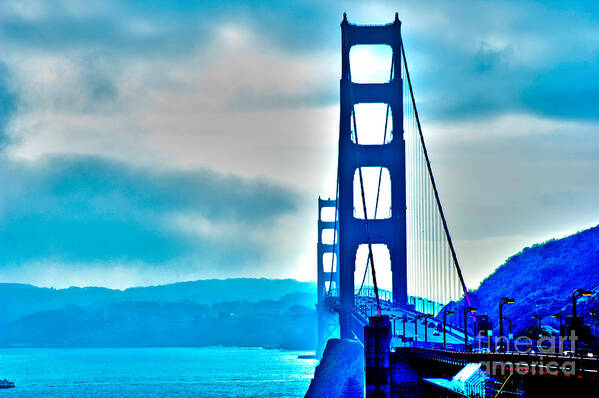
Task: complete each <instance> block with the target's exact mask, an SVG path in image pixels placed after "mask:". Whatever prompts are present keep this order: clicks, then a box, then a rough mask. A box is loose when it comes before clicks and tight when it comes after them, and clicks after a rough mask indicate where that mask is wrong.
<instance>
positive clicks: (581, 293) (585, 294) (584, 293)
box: [572, 289, 593, 318]
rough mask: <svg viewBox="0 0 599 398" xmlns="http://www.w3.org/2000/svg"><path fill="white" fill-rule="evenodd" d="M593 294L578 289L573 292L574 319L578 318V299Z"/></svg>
mask: <svg viewBox="0 0 599 398" xmlns="http://www.w3.org/2000/svg"><path fill="white" fill-rule="evenodd" d="M592 294H593V292H591V291H590V290H585V289H576V290H574V291H573V292H572V317H573V318H576V299H577V298H578V297H581V296H586V297H588V296H590V295H592Z"/></svg>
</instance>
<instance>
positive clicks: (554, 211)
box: [0, 0, 599, 283]
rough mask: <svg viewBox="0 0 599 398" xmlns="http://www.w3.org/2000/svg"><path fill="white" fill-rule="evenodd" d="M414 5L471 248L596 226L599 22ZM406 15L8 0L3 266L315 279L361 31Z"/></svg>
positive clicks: (530, 6) (366, 8) (454, 223)
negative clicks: (319, 218)
mask: <svg viewBox="0 0 599 398" xmlns="http://www.w3.org/2000/svg"><path fill="white" fill-rule="evenodd" d="M400 6H401V7H400V9H399V11H400V17H401V18H402V21H403V26H402V29H403V34H404V39H405V44H406V50H407V56H408V62H409V64H410V70H411V76H412V79H413V82H414V89H415V93H416V99H417V101H418V106H419V110H420V116H421V119H422V121H423V124H424V128H425V135H426V137H427V140H429V141H430V152H431V157H432V160H433V167H434V170H435V173H436V174H437V177H438V178H437V181H438V183H439V186H440V189H441V193H442V198H443V200H444V203H445V205H446V209H447V213H448V217H449V219H450V224H451V228H452V231H455V235H456V240H457V241H466V242H474V243H470V246H469V247H468V248H465V249H464V250H466V251H472V252H473V253H475V252H477V251H476V250H477V249H475V248H472V247H473V246H472V245H475V244H477V243H476V242H487V241H485V240H484V239H495V238H497V239H500V240H501V239H505V242H508V241H509V242H515V241H514V240H510V239H511V238H510V236H513V237H515V238H514V239H516V240H518V239H520V238H518V237H523V236H527V237H530V236H541V233H540V231H541V230H544V231H547V230H557V231H560V230H564V229H572V228H573V227H574V226H575V225H576V224H577V223H580V222H583V221H584V220H585V218H587V219H588V218H592V217H593V214H596V212H595V213H594V210H593V209H594V207H593V206H592V203H593V201H594V200H595V199H596V198H597V192H596V191H595V190H594V188H592V187H593V186H594V182H593V178H595V180H596V178H597V175H596V172H595V171H594V170H597V162H596V156H595V155H593V154H592V153H591V150H593V149H596V145H597V142H596V138H595V137H597V131H598V130H597V129H598V127H597V126H598V125H599V123H598V122H597V115H598V113H597V112H596V110H595V109H594V105H595V104H596V102H597V101H596V99H597V96H598V92H599V80H598V79H596V78H595V77H596V75H597V72H599V71H598V70H597V65H598V63H599V62H598V60H599V28H598V27H597V24H596V15H597V13H596V11H597V9H596V7H597V6H596V5H594V4H592V3H590V2H553V3H546V2H544V3H539V2H534V1H517V2H516V1H503V2H493V1H490V2H483V3H481V2H478V1H463V2H460V3H459V4H453V3H448V2H444V1H437V0H431V1H425V2H404V3H402V4H401V5H400ZM397 8H398V4H397V2H391V1H377V2H367V3H365V2H343V3H342V2H316V1H307V2H301V3H294V4H293V5H289V4H288V3H284V2H278V1H260V2H254V3H251V4H248V3H247V2H244V1H234V0H226V1H220V2H197V1H176V2H173V1H164V0H150V1H128V2H121V1H110V0H107V1H102V2H93V3H90V2H83V1H73V0H61V1H57V2H52V3H50V2H47V1H42V0H28V1H4V2H1V4H0V65H3V66H2V67H0V148H1V150H2V155H1V156H2V158H3V160H6V163H5V165H4V166H3V167H2V169H1V170H0V173H2V174H1V176H2V183H3V184H4V182H5V181H8V182H9V183H8V184H7V186H10V189H6V190H3V192H2V197H1V198H2V199H1V206H2V207H1V208H2V209H3V210H2V215H1V216H0V220H1V222H2V225H3V227H2V228H3V231H4V232H3V233H4V235H3V236H4V237H5V238H10V239H13V241H14V239H15V238H14V237H17V236H18V237H19V240H18V242H16V244H15V245H14V248H13V249H11V250H12V252H11V251H10V250H8V251H6V252H5V253H4V254H0V259H2V261H3V262H4V264H17V263H20V264H23V266H22V267H21V268H20V269H21V270H24V269H25V267H29V268H28V269H30V272H29V273H28V275H29V276H30V277H34V276H35V275H41V274H42V272H41V270H42V269H48V270H54V271H52V272H54V274H52V273H50V271H48V273H46V274H45V275H46V277H47V278H48V280H56V279H57V278H56V277H55V276H52V275H62V274H65V273H67V272H66V271H64V270H71V273H73V274H74V272H75V269H77V272H79V273H80V275H78V276H77V278H75V277H73V281H74V283H79V282H77V281H82V280H85V279H86V278H90V279H91V280H95V278H97V276H98V275H101V274H102V271H101V270H102V269H103V267H105V269H112V270H113V272H112V275H117V276H118V277H117V276H115V277H113V278H112V279H111V280H110V281H108V279H107V283H115V282H114V280H115V279H118V278H120V277H122V278H123V279H127V280H129V281H131V283H133V281H142V282H143V280H142V279H143V277H140V275H142V276H143V275H145V272H146V270H149V269H152V270H153V271H152V273H153V275H154V276H153V277H152V278H154V279H153V280H155V281H158V280H159V278H158V277H157V276H156V275H158V273H159V272H163V274H161V275H162V276H163V277H164V278H166V279H168V278H171V277H174V275H176V277H177V278H183V279H186V278H190V277H193V276H202V275H207V274H206V273H205V272H208V268H209V267H208V265H207V264H213V265H214V264H216V266H215V267H213V268H211V269H210V272H220V271H219V270H222V271H223V272H222V273H221V274H216V275H215V274H211V275H210V276H222V274H223V273H224V274H225V275H230V274H231V273H232V272H234V271H233V270H232V269H231V268H227V267H228V266H229V265H231V266H232V265H233V264H237V265H239V266H240V267H238V268H236V270H235V272H242V271H243V272H254V273H256V274H257V273H259V272H263V273H268V274H269V275H271V276H273V275H281V276H289V275H291V276H300V275H301V277H302V278H304V279H306V278H312V277H313V273H314V272H313V271H314V266H313V256H312V254H313V244H314V239H315V237H314V228H313V220H312V218H313V216H314V214H313V212H314V209H313V206H312V205H314V203H315V198H316V196H317V195H318V194H322V195H324V196H330V195H333V194H334V182H335V168H336V159H337V158H336V148H337V131H338V107H337V104H338V90H339V86H338V84H339V82H338V79H339V74H340V61H339V48H340V29H339V23H340V20H341V16H342V13H343V11H347V12H348V16H349V18H350V21H352V22H357V23H385V22H388V21H390V20H391V19H392V18H393V13H394V12H395V11H397ZM371 61H376V59H372V60H368V62H369V63H370V62H371ZM386 66H387V64H385V68H386ZM580 143H585V145H581V144H580ZM581 146H584V148H581ZM595 153H596V152H595ZM556 159H558V160H559V161H556ZM213 172H215V174H214V175H211V173H213ZM230 173H232V174H234V175H235V176H236V177H233V176H230V175H229V174H230ZM102 181H104V182H105V183H103V184H102V183H101V182H102ZM556 181H561V182H560V183H556ZM289 186H291V188H285V187H289ZM235 187H244V188H243V190H241V191H236V190H235V189H234V188H235ZM194 189H195V190H194ZM175 192H176V193H177V194H175ZM298 192H301V193H299V194H298ZM214 198H220V199H221V200H222V202H215V199H214ZM229 198H235V200H232V201H229ZM19 204H22V206H19ZM283 204H285V206H283V207H278V206H282V205H283ZM261 206H262V207H261ZM270 206H274V207H272V209H271V207H270ZM531 209H532V210H531ZM271 210H272V215H270V216H269V213H270V212H271ZM250 215H256V217H255V218H251V217H250ZM45 217H46V218H45ZM269 217H271V218H269ZM41 220H45V221H44V222H42V221H41ZM310 220H312V221H310ZM473 220H474V221H473ZM585 224H586V222H585ZM250 225H255V227H254V228H250V227H249V226H250ZM55 231H59V233H57V232H55ZM275 231H277V232H275ZM281 231H283V232H281ZM543 236H544V235H543ZM76 238H77V239H76ZM275 238H276V239H275ZM27 239H29V241H27ZM79 239H80V241H79ZM527 239H528V238H527ZM19 242H29V243H28V244H30V245H31V246H30V247H32V248H34V250H27V247H28V246H26V245H25V243H23V244H21V243H19ZM97 242H102V246H99V245H98V244H97ZM231 242H234V243H231ZM526 243H528V241H527V242H526ZM514 244H515V243H514ZM523 244H524V243H523ZM488 246H489V247H491V246H492V245H491V244H489V245H488ZM481 247H482V246H481ZM3 249H4V248H3ZM8 249H10V248H8ZM478 252H480V253H484V252H485V250H479V251H478ZM10 253H12V254H10ZM306 253H308V254H306ZM502 253H503V252H502ZM243 255H245V256H246V258H245V260H244V259H242V258H241V257H242V256H243ZM6 256H9V257H10V256H12V257H10V258H9V257H6ZM282 257H285V258H288V259H289V263H286V264H285V265H282V266H280V267H278V268H277V267H275V264H276V263H277V261H280V260H279V259H280V258H282ZM470 258H475V257H473V256H471V257H470ZM495 258H496V257H493V259H491V257H489V259H490V260H488V261H495V260H494V259H495ZM481 261H482V260H481V258H478V257H476V261H474V260H472V267H473V268H475V267H478V268H480V267H481V266H479V265H478V263H480V262H481ZM466 262H467V261H466ZM475 262H476V263H475ZM242 263H243V264H245V265H240V264H242ZM86 264H87V265H86ZM257 264H259V266H258V265H257ZM306 264H307V265H306ZM495 265H496V264H490V265H489V267H490V268H489V269H492V268H493V267H494V266H495ZM161 267H162V268H164V269H163V270H162V271H159V270H160V268H161ZM201 267H204V268H202V270H199V268H201ZM243 267H245V268H243ZM86 268H89V269H88V271H89V273H86V272H87V271H85V269H86ZM14 269H16V268H14ZM92 269H93V272H92ZM186 269H188V272H187V271H185V270H186ZM165 270H169V271H170V273H169V274H168V275H166V274H165ZM248 270H251V271H248ZM7 272H8V270H7ZM11 272H12V271H11ZM203 272H204V273H203ZM466 272H467V271H466ZM4 275H9V274H8V273H6V274H4ZM10 275H13V277H16V276H18V272H17V271H15V272H13V273H12V274H10ZM477 275H478V274H477ZM40 278H41V277H40ZM140 278H141V279H140ZM42 279H43V278H42ZM169 280H171V279H169Z"/></svg>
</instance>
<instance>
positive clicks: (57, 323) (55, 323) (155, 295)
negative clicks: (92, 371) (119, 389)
mask: <svg viewBox="0 0 599 398" xmlns="http://www.w3.org/2000/svg"><path fill="white" fill-rule="evenodd" d="M315 297H316V295H315V286H314V284H313V283H306V282H298V281H295V280H292V279H285V280H271V279H225V280H200V281H193V282H183V283H175V284H171V285H163V286H150V287H138V288H131V289H126V290H123V291H120V290H113V289H106V288H98V287H86V288H68V289H48V288H39V287H35V286H31V285H19V284H2V285H0V300H1V301H0V303H1V304H2V307H3V311H2V316H3V319H2V322H1V323H0V346H3V347H158V346H160V347H164V346H167V347H168V346H179V347H181V346H208V345H224V346H249V347H273V348H292V349H313V348H314V344H315V341H316V318H315V317H316V314H315V310H314V302H315Z"/></svg>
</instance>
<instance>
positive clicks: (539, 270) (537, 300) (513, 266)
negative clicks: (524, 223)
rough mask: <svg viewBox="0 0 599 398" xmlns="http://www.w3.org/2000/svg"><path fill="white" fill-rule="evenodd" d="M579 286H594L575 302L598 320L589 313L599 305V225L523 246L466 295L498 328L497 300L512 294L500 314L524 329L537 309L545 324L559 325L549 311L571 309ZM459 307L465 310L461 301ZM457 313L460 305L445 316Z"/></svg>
mask: <svg viewBox="0 0 599 398" xmlns="http://www.w3.org/2000/svg"><path fill="white" fill-rule="evenodd" d="M577 288H584V289H588V290H593V292H594V294H593V296H592V297H588V298H586V297H585V298H581V299H580V300H579V305H578V307H579V314H580V315H585V317H586V318H587V322H589V323H594V324H596V323H597V320H596V319H594V318H592V317H590V316H589V312H590V309H594V308H599V226H596V227H593V228H590V229H587V230H585V231H581V232H578V233H576V234H574V235H571V236H568V237H566V238H563V239H553V240H550V241H547V242H544V243H541V244H536V245H533V246H532V247H527V248H525V249H524V250H522V251H521V252H520V253H518V254H516V255H514V256H512V257H510V258H509V259H507V261H506V262H505V263H504V264H503V265H502V266H500V267H499V268H497V270H495V272H494V273H493V274H491V275H490V276H489V277H487V278H486V279H485V280H484V281H483V282H482V283H481V285H480V286H479V288H478V289H476V290H474V291H472V292H470V297H471V300H472V303H473V305H474V306H475V307H476V308H477V309H478V313H479V314H489V315H490V317H491V318H492V320H493V324H494V326H495V329H496V330H497V329H498V324H499V323H498V316H499V315H498V303H499V300H500V299H501V298H502V297H512V298H514V299H515V300H516V303H515V304H510V305H505V306H504V316H508V317H510V318H511V319H512V323H513V325H514V327H515V328H516V329H518V330H523V329H525V328H526V327H528V326H530V325H532V324H533V320H532V319H531V316H532V315H533V314H535V313H538V314H539V315H541V316H542V317H543V320H542V323H543V324H544V325H551V326H553V327H557V326H558V325H559V323H558V321H556V320H555V319H554V318H551V315H552V314H554V313H556V312H558V311H566V313H567V315H570V314H571V310H572V309H571V304H570V303H571V293H572V291H573V290H574V289H577ZM450 307H455V304H450ZM457 307H458V308H460V309H463V308H464V303H463V302H460V303H458V305H457ZM461 313H463V310H458V311H457V315H458V316H455V317H450V318H448V320H449V319H451V318H453V321H454V322H455V321H458V319H460V322H461V317H460V316H459V314H461ZM595 318H596V317H595Z"/></svg>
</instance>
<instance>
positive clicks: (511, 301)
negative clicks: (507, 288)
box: [499, 297, 515, 352]
mask: <svg viewBox="0 0 599 398" xmlns="http://www.w3.org/2000/svg"><path fill="white" fill-rule="evenodd" d="M514 302H515V301H514V299H512V298H509V297H504V298H502V299H501V300H499V351H502V352H503V351H504V349H503V306H504V305H505V304H514Z"/></svg>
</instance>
